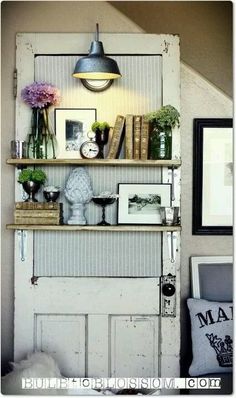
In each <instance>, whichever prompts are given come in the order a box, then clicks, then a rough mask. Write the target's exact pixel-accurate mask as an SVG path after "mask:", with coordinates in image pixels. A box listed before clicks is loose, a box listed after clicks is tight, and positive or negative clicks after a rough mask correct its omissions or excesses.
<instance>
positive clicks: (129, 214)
mask: <svg viewBox="0 0 236 398" xmlns="http://www.w3.org/2000/svg"><path fill="white" fill-rule="evenodd" d="M118 195H119V200H118V212H117V224H143V225H156V224H161V223H162V222H161V216H160V207H161V206H171V184H123V183H121V184H118Z"/></svg>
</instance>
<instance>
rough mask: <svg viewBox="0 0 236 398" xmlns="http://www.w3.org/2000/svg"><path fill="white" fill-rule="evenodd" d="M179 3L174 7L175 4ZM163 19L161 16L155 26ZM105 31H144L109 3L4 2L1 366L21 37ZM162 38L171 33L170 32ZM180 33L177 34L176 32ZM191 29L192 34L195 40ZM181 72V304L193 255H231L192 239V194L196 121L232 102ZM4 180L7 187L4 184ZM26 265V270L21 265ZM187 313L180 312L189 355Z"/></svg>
mask: <svg viewBox="0 0 236 398" xmlns="http://www.w3.org/2000/svg"><path fill="white" fill-rule="evenodd" d="M174 3H175V2H173V4H174ZM161 19H162V14H161V10H160V11H159V14H158V17H157V18H156V23H158V22H159V21H160V20H161ZM96 22H99V23H100V28H101V30H102V31H103V32H140V31H141V29H140V28H138V27H137V26H136V25H135V24H134V23H133V22H131V21H130V20H128V19H127V18H126V17H125V16H124V15H122V14H121V13H119V12H118V11H116V10H115V9H114V8H113V7H112V6H111V5H109V4H107V3H105V2H99V3H97V2H96V7H95V4H94V3H93V2H64V1H62V2H57V3H56V7H55V3H54V2H31V1H29V2H4V3H2V187H3V189H2V281H3V283H2V355H3V366H4V365H5V364H6V363H7V362H8V361H9V360H12V353H13V234H12V232H9V231H6V230H5V224H6V223H8V222H10V221H11V220H12V209H13V204H14V170H13V168H12V167H10V166H6V165H5V159H6V158H7V157H8V156H9V143H10V140H11V139H13V138H14V99H13V96H12V86H13V84H12V75H13V70H14V66H15V34H16V33H17V32H93V31H94V27H95V23H96ZM163 32H164V33H169V30H168V29H167V28H166V31H163ZM177 33H178V32H177ZM191 34H192V32H191V30H190V31H189V35H190V37H191ZM183 68H184V67H182V69H181V79H182V83H181V103H182V105H181V107H182V128H181V134H182V158H183V167H182V174H183V178H182V224H183V234H182V237H183V241H182V264H181V279H182V285H181V292H182V298H183V304H184V300H185V298H186V297H187V296H188V294H189V272H188V266H189V265H188V262H189V256H190V255H194V254H198V255H200V254H216V255H217V254H231V252H232V239H231V237H206V238H202V237H197V236H192V235H191V208H192V203H191V191H192V185H191V184H192V180H191V176H192V118H193V117H204V116H208V117H216V116H219V117H221V116H230V115H231V103H230V101H229V100H228V99H227V98H226V97H225V96H224V95H222V93H220V92H219V91H218V90H216V89H215V88H214V87H212V86H211V85H209V84H208V83H207V82H205V81H204V80H202V78H201V77H200V76H198V75H196V74H195V73H194V72H191V71H190V70H189V69H187V70H186V69H183ZM5 181H7V183H6V184H5ZM22 266H23V265H22ZM185 314H186V312H185V310H184V305H183V312H182V319H183V322H182V329H183V336H184V339H183V340H184V344H183V352H184V353H185V351H186V341H185V333H186V330H187V327H186V322H185V319H186V316H185Z"/></svg>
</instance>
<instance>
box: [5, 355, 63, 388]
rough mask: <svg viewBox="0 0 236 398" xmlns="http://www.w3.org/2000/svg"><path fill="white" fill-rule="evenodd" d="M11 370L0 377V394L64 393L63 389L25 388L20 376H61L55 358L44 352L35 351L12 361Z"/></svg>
mask: <svg viewBox="0 0 236 398" xmlns="http://www.w3.org/2000/svg"><path fill="white" fill-rule="evenodd" d="M12 365H13V371H12V372H10V373H8V374H7V375H6V376H4V377H2V394H6V395H49V394H50V395H59V394H60V395H65V390H64V391H63V390H59V391H58V390H43V389H41V390H25V389H22V388H21V383H22V378H23V377H25V378H31V377H56V378H60V377H62V375H61V373H60V370H59V368H58V366H57V364H56V362H55V360H54V359H53V358H52V357H51V356H50V355H48V354H46V353H44V352H36V353H34V354H30V355H28V356H27V359H24V360H22V361H20V362H19V363H12Z"/></svg>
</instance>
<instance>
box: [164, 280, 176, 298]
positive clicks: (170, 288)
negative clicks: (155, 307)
mask: <svg viewBox="0 0 236 398" xmlns="http://www.w3.org/2000/svg"><path fill="white" fill-rule="evenodd" d="M162 293H163V294H164V296H167V297H171V296H173V295H174V294H175V286H174V285H173V284H172V283H165V284H164V285H163V286H162Z"/></svg>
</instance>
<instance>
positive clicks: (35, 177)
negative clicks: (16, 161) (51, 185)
mask: <svg viewBox="0 0 236 398" xmlns="http://www.w3.org/2000/svg"><path fill="white" fill-rule="evenodd" d="M46 179H47V176H46V174H45V173H44V171H43V170H41V169H36V170H32V169H24V170H22V171H21V172H20V175H19V178H18V182H19V183H20V184H23V183H24V182H27V181H33V182H37V183H38V184H44V183H45V181H46Z"/></svg>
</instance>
